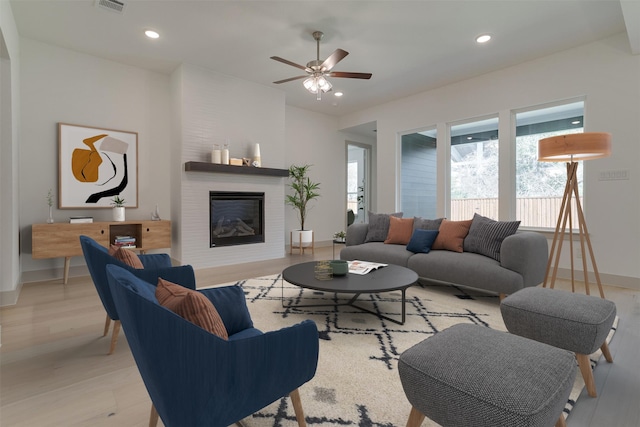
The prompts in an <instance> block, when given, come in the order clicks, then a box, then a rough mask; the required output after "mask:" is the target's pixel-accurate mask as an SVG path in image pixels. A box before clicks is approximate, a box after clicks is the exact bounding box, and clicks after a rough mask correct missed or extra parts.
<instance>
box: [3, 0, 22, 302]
mask: <svg viewBox="0 0 640 427" xmlns="http://www.w3.org/2000/svg"><path fill="white" fill-rule="evenodd" d="M0 44H1V45H2V46H1V48H0V62H1V63H0V113H1V114H0V144H1V145H0V165H1V166H0V192H1V194H2V195H1V200H2V203H1V204H2V206H1V207H0V241H1V242H2V245H0V271H1V274H0V305H3V304H5V303H7V304H9V303H13V302H14V301H15V299H16V298H17V293H12V292H11V291H14V290H16V289H18V287H19V283H20V254H19V248H20V246H19V234H18V230H19V200H20V199H19V188H18V171H19V150H18V146H19V141H20V132H19V124H20V97H19V93H20V90H19V89H20V43H19V36H18V30H17V28H16V25H15V21H14V18H13V12H12V10H11V6H10V3H9V2H6V1H3V2H0Z"/></svg>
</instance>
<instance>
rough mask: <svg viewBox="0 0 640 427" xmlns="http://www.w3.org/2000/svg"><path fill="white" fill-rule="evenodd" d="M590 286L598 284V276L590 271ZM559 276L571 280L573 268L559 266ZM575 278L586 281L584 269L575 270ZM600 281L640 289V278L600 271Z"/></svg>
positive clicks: (610, 284) (581, 281)
mask: <svg viewBox="0 0 640 427" xmlns="http://www.w3.org/2000/svg"><path fill="white" fill-rule="evenodd" d="M588 277H589V286H590V288H593V286H598V285H597V283H596V276H595V275H594V274H593V272H589V276H588ZM558 278H559V279H564V280H571V270H570V269H568V268H558ZM574 279H575V280H576V281H578V282H580V283H583V282H584V273H583V272H582V271H577V270H576V271H574ZM600 281H601V282H602V284H603V285H609V286H618V287H621V288H626V289H632V290H634V291H640V278H637V277H628V276H618V275H616V274H603V273H600Z"/></svg>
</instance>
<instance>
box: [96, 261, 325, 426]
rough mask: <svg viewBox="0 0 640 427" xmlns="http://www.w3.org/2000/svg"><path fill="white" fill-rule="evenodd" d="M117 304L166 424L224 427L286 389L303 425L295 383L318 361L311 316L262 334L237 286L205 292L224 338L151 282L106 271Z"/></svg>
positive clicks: (310, 372)
mask: <svg viewBox="0 0 640 427" xmlns="http://www.w3.org/2000/svg"><path fill="white" fill-rule="evenodd" d="M106 271H107V276H108V280H109V285H110V287H111V292H112V295H113V300H114V302H115V306H116V307H117V310H118V314H119V315H120V319H121V322H122V327H123V328H124V331H125V334H126V336H127V340H128V342H129V346H130V347H131V352H132V353H133V356H134V359H135V361H136V364H137V366H138V370H139V371H140V374H141V376H142V379H143V381H144V383H145V386H146V388H147V391H148V392H149V395H150V396H151V400H152V402H153V404H154V406H155V408H156V410H157V413H158V414H159V416H160V418H162V421H163V422H164V424H165V426H168V427H173V426H180V427H196V426H228V425H231V424H233V423H235V422H238V421H240V420H241V419H243V418H245V417H247V416H249V415H251V414H253V413H254V412H256V411H258V410H259V409H261V408H263V407H265V406H267V405H269V404H271V403H272V402H274V401H276V400H278V399H280V398H281V397H283V396H286V395H287V394H289V396H291V399H292V401H293V407H294V410H295V414H296V419H297V421H298V425H299V426H305V425H306V424H305V420H304V414H303V411H302V405H301V402H300V395H299V393H298V387H300V386H301V385H302V384H304V383H306V382H307V381H309V380H310V379H311V378H313V376H314V375H315V372H316V366H317V364H318V330H317V328H316V325H315V323H314V322H313V321H311V320H305V321H303V322H302V323H299V324H297V325H294V326H291V327H286V328H282V329H280V330H278V331H273V332H267V333H262V332H261V331H260V330H258V329H256V328H255V327H254V326H253V322H252V320H251V316H250V314H249V311H248V309H247V305H246V300H245V296H244V292H243V290H242V288H240V287H239V286H226V287H217V288H211V289H204V290H202V291H200V292H202V294H204V295H205V296H206V297H207V298H208V299H209V300H210V301H211V302H212V303H213V304H214V306H215V307H216V309H217V311H218V313H219V314H220V317H221V318H222V321H223V323H224V325H225V328H226V329H227V332H228V335H229V340H228V341H227V340H224V339H222V338H219V337H218V336H216V335H214V334H211V333H209V332H207V331H206V330H204V329H202V328H200V327H199V326H196V325H195V324H193V323H191V322H189V321H187V320H185V319H183V318H181V317H180V316H178V315H177V314H175V313H173V312H172V311H170V310H168V309H166V308H164V307H162V306H161V305H159V304H158V301H157V299H156V298H155V287H154V286H153V285H152V284H150V283H147V282H146V281H144V280H142V279H140V278H138V277H136V276H135V275H133V274H132V273H131V272H129V271H127V270H125V269H123V268H120V267H117V266H115V265H109V266H107V268H106Z"/></svg>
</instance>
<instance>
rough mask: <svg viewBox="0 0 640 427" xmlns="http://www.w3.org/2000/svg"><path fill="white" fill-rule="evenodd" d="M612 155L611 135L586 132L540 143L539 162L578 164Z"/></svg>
mask: <svg viewBox="0 0 640 427" xmlns="http://www.w3.org/2000/svg"><path fill="white" fill-rule="evenodd" d="M610 155H611V134H610V133H606V132H586V133H574V134H569V135H559V136H552V137H549V138H544V139H541V140H540V141H538V161H541V162H574V161H575V162H577V161H579V160H593V159H600V158H603V157H609V156H610Z"/></svg>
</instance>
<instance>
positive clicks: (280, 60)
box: [271, 56, 309, 71]
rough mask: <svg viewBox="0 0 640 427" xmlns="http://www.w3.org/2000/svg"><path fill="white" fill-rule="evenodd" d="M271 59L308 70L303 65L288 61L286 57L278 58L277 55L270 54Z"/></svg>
mask: <svg viewBox="0 0 640 427" xmlns="http://www.w3.org/2000/svg"><path fill="white" fill-rule="evenodd" d="M271 59H273V60H275V61H278V62H282V63H283V64H287V65H291V66H292V67H296V68H300V69H301V70H305V71H308V70H309V69H308V68H307V67H305V66H304V65H300V64H296V63H295V62H291V61H289V60H287V59H284V58H280V57H279V56H272V57H271Z"/></svg>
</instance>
